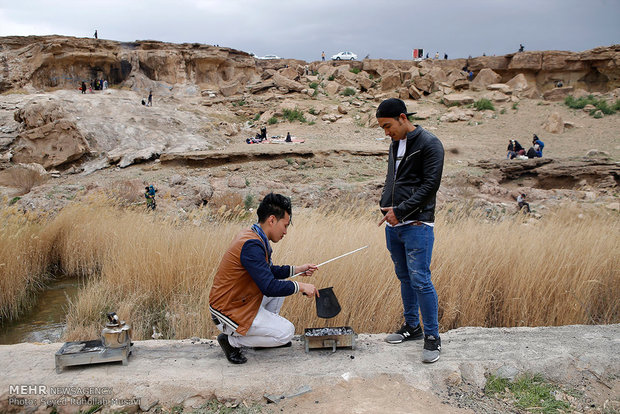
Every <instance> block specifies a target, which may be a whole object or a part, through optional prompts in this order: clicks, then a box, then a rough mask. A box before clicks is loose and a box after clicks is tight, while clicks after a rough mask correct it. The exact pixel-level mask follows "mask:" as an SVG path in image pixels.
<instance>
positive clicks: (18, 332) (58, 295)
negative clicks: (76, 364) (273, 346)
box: [0, 279, 80, 345]
mask: <svg viewBox="0 0 620 414" xmlns="http://www.w3.org/2000/svg"><path fill="white" fill-rule="evenodd" d="M79 286H80V282H79V281H78V279H62V280H56V281H52V282H49V284H48V288H47V289H46V290H44V291H43V292H41V293H40V294H39V296H38V297H37V304H36V305H35V306H34V308H32V310H31V311H30V312H28V313H27V314H25V315H23V316H22V317H21V318H20V319H19V320H17V321H13V322H9V323H7V324H5V325H3V326H0V344H1V345H8V344H17V343H20V342H42V341H44V340H48V341H50V342H59V341H60V337H61V335H62V333H63V331H64V328H65V315H66V311H67V299H68V298H70V299H73V298H75V296H76V295H77V292H78V288H79Z"/></svg>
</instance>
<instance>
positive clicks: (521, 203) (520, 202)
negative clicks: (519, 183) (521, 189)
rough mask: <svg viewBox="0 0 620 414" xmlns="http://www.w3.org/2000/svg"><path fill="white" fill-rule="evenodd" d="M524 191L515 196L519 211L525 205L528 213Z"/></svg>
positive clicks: (528, 206)
mask: <svg viewBox="0 0 620 414" xmlns="http://www.w3.org/2000/svg"><path fill="white" fill-rule="evenodd" d="M525 197H526V196H525V193H521V194H519V195H518V196H517V205H518V206H519V211H521V210H522V209H523V207H525V212H526V213H529V212H530V205H529V204H528V203H527V201H525Z"/></svg>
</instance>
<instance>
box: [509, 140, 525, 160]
mask: <svg viewBox="0 0 620 414" xmlns="http://www.w3.org/2000/svg"><path fill="white" fill-rule="evenodd" d="M506 151H507V153H506V158H508V159H509V160H512V159H514V158H517V156H519V155H524V154H525V150H524V149H523V147H522V146H521V144H519V141H517V140H516V139H511V140H508V148H506Z"/></svg>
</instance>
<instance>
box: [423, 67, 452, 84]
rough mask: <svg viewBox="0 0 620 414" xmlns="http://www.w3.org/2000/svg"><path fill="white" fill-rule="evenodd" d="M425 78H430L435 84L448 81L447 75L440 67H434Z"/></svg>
mask: <svg viewBox="0 0 620 414" xmlns="http://www.w3.org/2000/svg"><path fill="white" fill-rule="evenodd" d="M424 76H425V77H428V78H429V79H430V80H432V81H433V82H446V81H447V80H448V76H446V73H445V72H444V71H443V69H441V68H440V67H439V66H433V67H432V68H431V70H430V71H429V72H428V73H427V74H426V75H424Z"/></svg>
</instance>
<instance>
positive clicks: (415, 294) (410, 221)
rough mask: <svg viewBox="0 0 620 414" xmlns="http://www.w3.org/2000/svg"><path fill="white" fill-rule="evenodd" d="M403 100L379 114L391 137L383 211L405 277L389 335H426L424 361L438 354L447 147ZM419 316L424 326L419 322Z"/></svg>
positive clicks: (399, 338)
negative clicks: (440, 214) (438, 236)
mask: <svg viewBox="0 0 620 414" xmlns="http://www.w3.org/2000/svg"><path fill="white" fill-rule="evenodd" d="M409 115H411V113H407V107H406V105H405V103H404V102H403V101H401V100H400V99H395V98H390V99H386V100H384V101H383V102H381V104H380V105H379V107H378V108H377V112H376V114H375V116H376V118H377V122H378V123H379V126H380V127H381V128H382V129H383V130H384V131H385V135H388V136H389V137H390V138H391V144H390V150H389V157H388V158H389V159H388V166H387V174H386V178H385V185H384V187H383V192H382V194H381V199H380V201H379V206H380V207H381V211H382V212H383V214H384V217H383V219H382V220H381V221H380V222H379V225H381V224H383V223H385V224H386V227H385V239H386V246H387V249H388V251H389V252H390V256H391V258H392V261H393V263H394V271H395V273H396V277H397V278H398V280H399V281H400V293H401V299H402V303H403V316H404V319H405V323H404V324H403V326H402V327H401V328H400V329H399V330H398V331H396V332H395V333H392V334H390V335H388V336H387V337H386V338H385V340H386V342H388V343H391V344H399V343H402V342H405V341H411V340H416V339H417V340H419V339H422V338H424V348H423V351H422V362H425V363H433V362H435V361H437V360H438V359H439V355H440V352H441V338H440V337H439V323H438V309H439V305H438V302H437V291H436V290H435V287H434V286H433V282H432V280H431V269H430V264H431V256H432V252H433V243H434V239H435V236H434V221H435V205H436V196H437V190H439V186H440V184H441V173H442V171H443V163H444V149H443V145H442V143H441V141H440V140H439V139H438V138H437V137H436V136H435V135H433V134H432V133H430V132H428V131H427V130H425V129H424V128H422V127H420V126H418V125H413V124H412V123H411V121H409V119H408V116H409ZM420 317H421V318H422V322H423V324H424V329H422V327H421V326H420Z"/></svg>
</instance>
